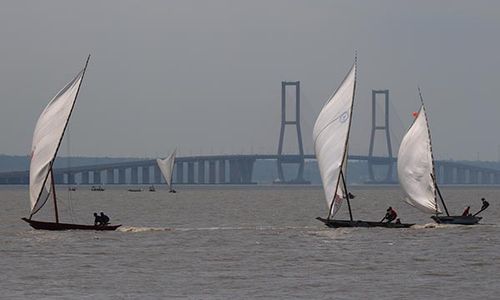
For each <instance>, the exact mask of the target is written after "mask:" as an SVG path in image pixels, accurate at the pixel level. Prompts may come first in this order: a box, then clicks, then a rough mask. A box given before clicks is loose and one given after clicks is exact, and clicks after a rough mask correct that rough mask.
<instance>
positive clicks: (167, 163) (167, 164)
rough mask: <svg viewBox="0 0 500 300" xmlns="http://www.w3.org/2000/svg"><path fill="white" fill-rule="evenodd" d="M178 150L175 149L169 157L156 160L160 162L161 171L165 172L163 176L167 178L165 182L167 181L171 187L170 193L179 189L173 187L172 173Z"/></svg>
mask: <svg viewBox="0 0 500 300" xmlns="http://www.w3.org/2000/svg"><path fill="white" fill-rule="evenodd" d="M176 152H177V150H174V152H172V154H170V155H169V156H168V157H167V158H165V159H159V158H158V159H156V162H157V163H158V167H159V168H160V170H161V173H162V174H163V178H165V182H166V183H167V185H168V187H169V192H170V193H176V192H177V191H176V190H174V188H173V187H172V173H173V171H174V164H175V154H176Z"/></svg>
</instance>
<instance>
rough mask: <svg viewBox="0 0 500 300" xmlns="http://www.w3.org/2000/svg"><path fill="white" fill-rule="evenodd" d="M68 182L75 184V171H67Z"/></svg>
mask: <svg viewBox="0 0 500 300" xmlns="http://www.w3.org/2000/svg"><path fill="white" fill-rule="evenodd" d="M67 174H68V175H67V176H68V184H75V173H67Z"/></svg>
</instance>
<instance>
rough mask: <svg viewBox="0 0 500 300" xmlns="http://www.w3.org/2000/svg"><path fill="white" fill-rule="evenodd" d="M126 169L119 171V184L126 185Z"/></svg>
mask: <svg viewBox="0 0 500 300" xmlns="http://www.w3.org/2000/svg"><path fill="white" fill-rule="evenodd" d="M125 170H126V169H125V168H119V169H118V184H125V183H126V182H125Z"/></svg>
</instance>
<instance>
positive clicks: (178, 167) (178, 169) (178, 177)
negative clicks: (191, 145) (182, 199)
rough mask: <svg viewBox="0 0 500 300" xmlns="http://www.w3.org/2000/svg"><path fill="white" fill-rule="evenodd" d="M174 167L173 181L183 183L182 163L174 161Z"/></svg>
mask: <svg viewBox="0 0 500 300" xmlns="http://www.w3.org/2000/svg"><path fill="white" fill-rule="evenodd" d="M175 168H176V170H175V171H176V173H177V175H176V178H175V182H176V183H184V163H183V162H180V161H178V162H175Z"/></svg>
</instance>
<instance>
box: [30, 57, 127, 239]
mask: <svg viewBox="0 0 500 300" xmlns="http://www.w3.org/2000/svg"><path fill="white" fill-rule="evenodd" d="M89 59H90V55H89V57H88V58H87V61H86V63H85V67H84V68H83V70H82V71H80V73H78V75H77V76H76V77H75V78H74V79H73V80H72V81H71V82H69V83H68V84H67V85H66V86H65V87H64V88H63V89H62V90H61V91H60V92H59V93H58V94H57V95H56V96H55V97H54V98H53V99H52V100H51V101H50V102H49V104H48V105H47V106H46V107H45V109H44V110H43V112H42V114H41V115H40V117H39V118H38V122H37V124H36V127H35V131H34V133H33V144H32V150H31V163H30V186H29V188H30V201H31V212H30V216H29V218H22V220H24V221H26V222H27V223H29V224H30V226H31V227H33V228H35V229H45V230H69V229H79V230H115V229H116V228H118V227H120V226H121V225H97V226H95V225H82V224H68V223H60V222H59V212H58V210H57V198H56V189H55V186H54V174H53V171H52V168H53V165H54V161H55V159H56V156H57V151H58V150H59V146H60V145H61V141H62V139H63V136H64V132H65V131H66V127H67V126H68V122H69V118H70V117H71V113H72V111H73V108H74V106H75V102H76V98H77V97H78V92H79V90H80V86H81V84H82V81H83V77H84V75H85V71H86V70H87V65H88V62H89ZM51 194H52V199H53V201H54V213H55V222H42V221H35V220H32V217H33V215H34V214H36V213H37V212H38V211H39V210H40V209H41V208H42V207H43V206H44V205H45V203H46V202H47V200H48V199H49V197H50V195H51Z"/></svg>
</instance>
